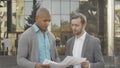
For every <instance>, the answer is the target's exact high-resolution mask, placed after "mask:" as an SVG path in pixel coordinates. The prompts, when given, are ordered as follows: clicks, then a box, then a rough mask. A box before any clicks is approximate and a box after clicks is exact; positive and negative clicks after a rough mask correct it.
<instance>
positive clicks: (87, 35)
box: [82, 33, 89, 57]
mask: <svg viewBox="0 0 120 68" xmlns="http://www.w3.org/2000/svg"><path fill="white" fill-rule="evenodd" d="M88 38H89V34H88V33H86V37H85V41H84V44H83V48H82V57H85V51H86V48H87V43H88Z"/></svg>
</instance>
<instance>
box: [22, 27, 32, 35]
mask: <svg viewBox="0 0 120 68" xmlns="http://www.w3.org/2000/svg"><path fill="white" fill-rule="evenodd" d="M33 32H34V30H33V28H32V27H30V28H28V29H27V30H25V31H24V32H23V33H22V35H21V36H24V37H27V36H30V35H31V34H32V33H33Z"/></svg>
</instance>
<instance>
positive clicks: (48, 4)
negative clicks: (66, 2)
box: [41, 0, 51, 14]
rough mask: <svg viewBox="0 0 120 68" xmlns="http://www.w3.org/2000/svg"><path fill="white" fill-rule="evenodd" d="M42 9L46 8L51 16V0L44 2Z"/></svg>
mask: <svg viewBox="0 0 120 68" xmlns="http://www.w3.org/2000/svg"><path fill="white" fill-rule="evenodd" d="M41 7H45V8H47V9H48V10H49V12H50V14H51V0H44V1H43V2H42V3H41Z"/></svg>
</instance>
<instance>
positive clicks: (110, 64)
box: [0, 55, 120, 68]
mask: <svg viewBox="0 0 120 68" xmlns="http://www.w3.org/2000/svg"><path fill="white" fill-rule="evenodd" d="M60 58H61V59H63V58H64V55H62V56H60ZM104 60H105V68H120V56H119V57H113V56H104ZM0 68H23V67H19V66H18V65H17V63H16V56H0Z"/></svg>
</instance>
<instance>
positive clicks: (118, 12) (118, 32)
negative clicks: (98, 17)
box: [114, 1, 120, 56]
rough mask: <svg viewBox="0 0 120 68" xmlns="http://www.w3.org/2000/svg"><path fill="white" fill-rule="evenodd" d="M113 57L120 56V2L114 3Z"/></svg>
mask: <svg viewBox="0 0 120 68" xmlns="http://www.w3.org/2000/svg"><path fill="white" fill-rule="evenodd" d="M114 24H115V40H114V42H115V55H116V56H119V55H120V1H115V23H114Z"/></svg>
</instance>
